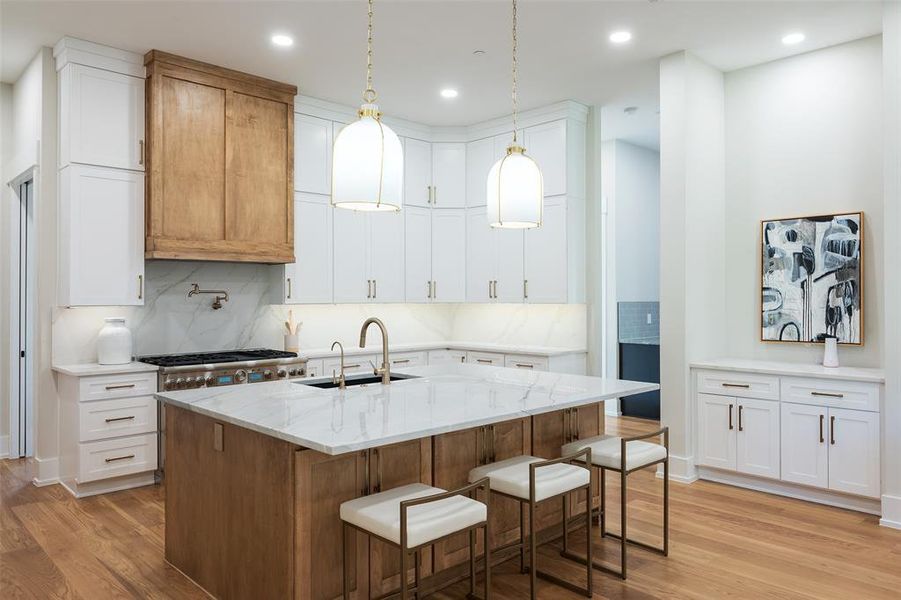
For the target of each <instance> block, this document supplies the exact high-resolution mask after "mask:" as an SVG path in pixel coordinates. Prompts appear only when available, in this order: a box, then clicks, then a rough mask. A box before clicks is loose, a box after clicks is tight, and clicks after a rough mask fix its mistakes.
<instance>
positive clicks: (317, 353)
mask: <svg viewBox="0 0 901 600" xmlns="http://www.w3.org/2000/svg"><path fill="white" fill-rule="evenodd" d="M438 349H447V350H470V351H473V352H499V353H502V354H529V355H532V356H561V355H564V354H583V353H586V352H588V350H587V349H586V348H561V347H555V346H523V345H517V344H489V343H483V342H421V343H416V344H391V345H390V347H389V351H390V352H422V351H424V350H438ZM381 352H382V347H381V338H378V336H376V338H373V341H372V345H371V346H369V347H366V348H356V347H352V346H347V347H345V348H344V354H345V356H359V355H361V354H380V353H381ZM298 354H299V355H300V356H302V357H304V358H325V357H328V356H337V352H335V351H332V350H331V349H329V348H311V349H306V348H301V349H300V351H299V352H298Z"/></svg>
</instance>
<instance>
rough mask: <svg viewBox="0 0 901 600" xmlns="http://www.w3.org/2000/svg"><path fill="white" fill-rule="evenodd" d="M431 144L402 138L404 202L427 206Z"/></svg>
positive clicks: (428, 203)
mask: <svg viewBox="0 0 901 600" xmlns="http://www.w3.org/2000/svg"><path fill="white" fill-rule="evenodd" d="M431 146H432V145H431V144H429V143H428V142H423V141H421V140H414V139H412V138H406V139H405V140H404V204H406V205H408V206H424V207H429V206H431V205H432V203H431V200H432V198H431V188H432V147H431Z"/></svg>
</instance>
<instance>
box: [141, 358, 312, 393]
mask: <svg viewBox="0 0 901 600" xmlns="http://www.w3.org/2000/svg"><path fill="white" fill-rule="evenodd" d="M138 360H139V361H141V362H145V363H149V364H151V365H157V366H158V367H159V368H160V370H159V381H158V384H159V389H160V390H165V391H171V390H187V389H196V388H203V387H218V386H222V385H239V384H244V383H260V382H263V381H275V380H277V379H296V378H298V377H306V374H307V360H306V359H305V358H298V356H297V355H296V354H295V353H293V352H282V351H280V350H264V349H255V350H231V351H227V352H198V353H194V354H164V355H161V356H143V357H141V358H139V359H138Z"/></svg>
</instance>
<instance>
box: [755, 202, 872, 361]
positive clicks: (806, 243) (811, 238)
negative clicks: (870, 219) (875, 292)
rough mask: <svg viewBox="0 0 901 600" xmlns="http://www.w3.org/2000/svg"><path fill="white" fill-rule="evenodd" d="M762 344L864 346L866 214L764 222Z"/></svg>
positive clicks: (762, 235) (762, 224)
mask: <svg viewBox="0 0 901 600" xmlns="http://www.w3.org/2000/svg"><path fill="white" fill-rule="evenodd" d="M761 280H762V281H761V285H762V288H761V340H762V341H765V342H803V343H810V342H822V341H823V340H825V339H826V338H828V337H835V338H837V339H838V343H840V344H855V345H860V344H862V343H863V311H862V308H863V213H862V212H856V213H842V214H834V215H817V216H809V217H797V218H793V219H776V220H770V221H762V222H761Z"/></svg>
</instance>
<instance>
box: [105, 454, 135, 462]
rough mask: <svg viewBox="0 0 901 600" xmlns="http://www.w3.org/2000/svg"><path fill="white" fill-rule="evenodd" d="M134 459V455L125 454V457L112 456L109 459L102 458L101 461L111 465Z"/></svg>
mask: <svg viewBox="0 0 901 600" xmlns="http://www.w3.org/2000/svg"><path fill="white" fill-rule="evenodd" d="M134 457H135V455H134V454H126V455H125V456H113V457H111V458H104V459H103V460H104V461H105V462H108V463H111V462H116V461H117V460H128V459H131V458H134Z"/></svg>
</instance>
